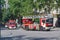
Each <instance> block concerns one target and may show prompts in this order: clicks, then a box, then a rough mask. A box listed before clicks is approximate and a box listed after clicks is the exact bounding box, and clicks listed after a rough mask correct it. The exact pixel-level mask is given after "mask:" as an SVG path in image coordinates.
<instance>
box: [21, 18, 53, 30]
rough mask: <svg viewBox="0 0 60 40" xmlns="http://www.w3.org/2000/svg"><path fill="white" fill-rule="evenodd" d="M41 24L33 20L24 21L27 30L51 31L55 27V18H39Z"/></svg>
mask: <svg viewBox="0 0 60 40" xmlns="http://www.w3.org/2000/svg"><path fill="white" fill-rule="evenodd" d="M38 21H39V23H37V22H35V21H32V19H31V18H23V19H22V23H23V24H22V27H23V28H24V29H26V30H50V29H51V27H53V18H38Z"/></svg>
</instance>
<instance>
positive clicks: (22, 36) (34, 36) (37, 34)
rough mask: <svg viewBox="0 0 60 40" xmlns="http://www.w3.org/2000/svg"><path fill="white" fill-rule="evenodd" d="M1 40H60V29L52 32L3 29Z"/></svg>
mask: <svg viewBox="0 0 60 40" xmlns="http://www.w3.org/2000/svg"><path fill="white" fill-rule="evenodd" d="M0 40H60V28H54V29H51V31H26V30H23V29H22V28H20V29H16V30H8V29H7V28H2V29H1V38H0Z"/></svg>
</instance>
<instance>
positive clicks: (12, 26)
mask: <svg viewBox="0 0 60 40" xmlns="http://www.w3.org/2000/svg"><path fill="white" fill-rule="evenodd" d="M5 27H7V28H9V29H15V28H17V23H16V22H15V20H9V21H8V22H6V24H5Z"/></svg>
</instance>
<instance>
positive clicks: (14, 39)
mask: <svg viewBox="0 0 60 40" xmlns="http://www.w3.org/2000/svg"><path fill="white" fill-rule="evenodd" d="M0 40H60V38H57V37H49V38H48V37H46V38H33V37H25V35H21V36H15V37H6V38H0Z"/></svg>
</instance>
